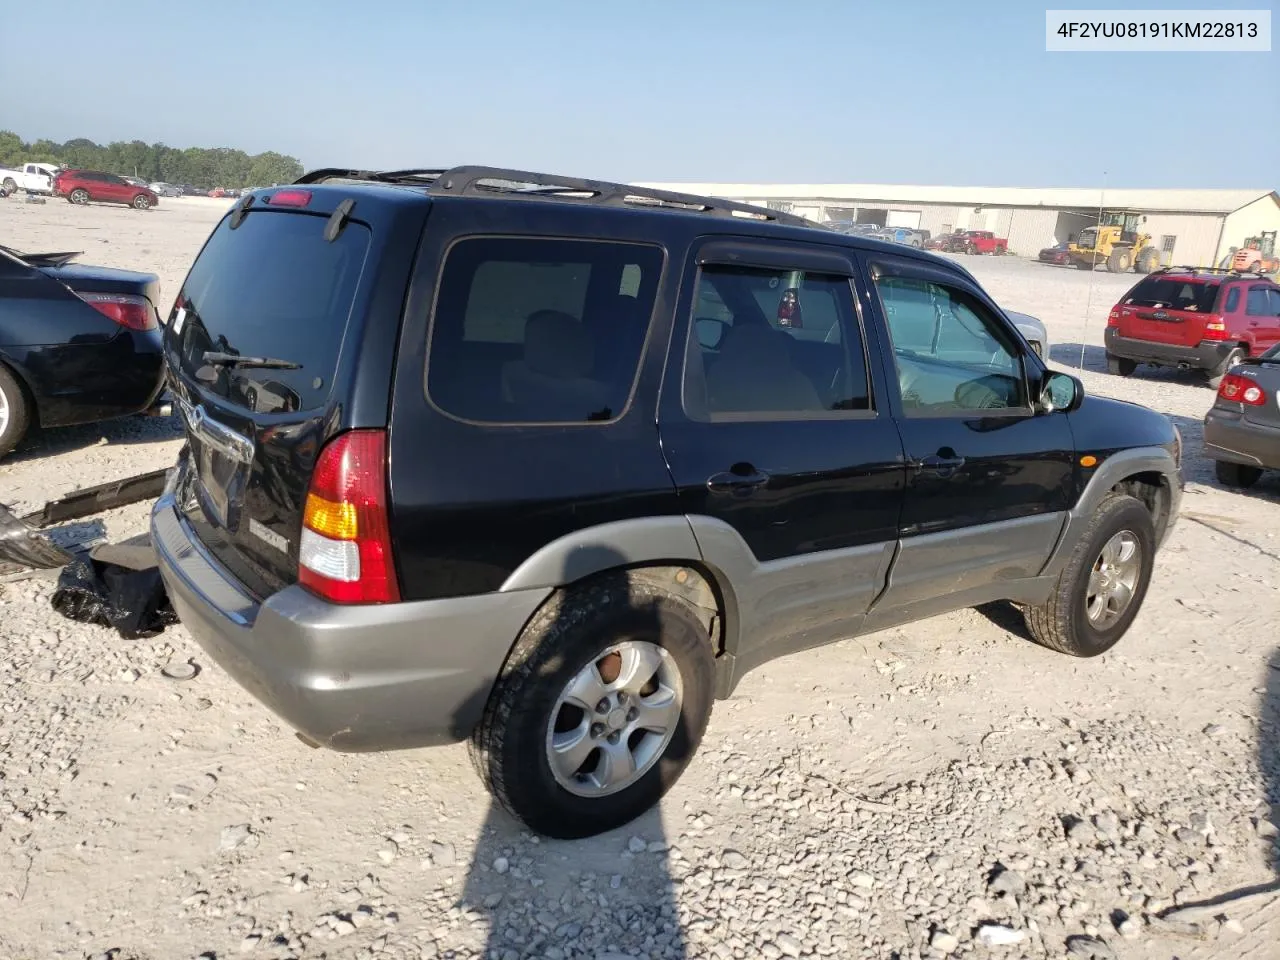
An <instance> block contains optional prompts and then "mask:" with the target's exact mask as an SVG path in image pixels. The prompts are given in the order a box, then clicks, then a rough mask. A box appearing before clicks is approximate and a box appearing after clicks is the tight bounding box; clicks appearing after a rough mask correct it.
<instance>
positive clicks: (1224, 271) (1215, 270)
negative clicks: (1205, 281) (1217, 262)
mask: <svg viewBox="0 0 1280 960" xmlns="http://www.w3.org/2000/svg"><path fill="white" fill-rule="evenodd" d="M1151 273H1152V274H1156V273H1189V274H1191V275H1192V276H1194V275H1195V274H1198V273H1207V274H1210V275H1212V276H1216V277H1263V278H1266V276H1267V275H1266V274H1265V273H1263V272H1262V271H1261V270H1236V269H1235V268H1233V267H1190V266H1187V267H1174V266H1169V267H1158V268H1157V269H1155V270H1152V271H1151Z"/></svg>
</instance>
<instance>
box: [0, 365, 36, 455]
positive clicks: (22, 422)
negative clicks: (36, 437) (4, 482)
mask: <svg viewBox="0 0 1280 960" xmlns="http://www.w3.org/2000/svg"><path fill="white" fill-rule="evenodd" d="M0 393H3V394H4V396H5V399H6V400H7V401H8V403H9V421H8V423H7V424H5V426H4V429H3V430H0V457H3V456H5V455H6V454H8V453H9V452H10V451H12V450H13V448H14V447H16V446H17V445H18V444H19V442H21V440H22V437H23V435H24V434H26V432H27V423H28V418H29V416H30V414H29V412H28V410H27V398H26V397H25V396H24V395H23V393H22V387H21V386H20V385H19V384H18V381H17V378H16V377H14V376H13V375H12V374H11V373H10V372H9V371H8V370H6V369H4V366H3V365H2V364H0Z"/></svg>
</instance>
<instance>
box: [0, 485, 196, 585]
mask: <svg viewBox="0 0 1280 960" xmlns="http://www.w3.org/2000/svg"><path fill="white" fill-rule="evenodd" d="M172 469H173V468H172V467H166V468H164V469H163V470H152V471H151V472H149V473H140V474H137V475H136V476H132V477H126V478H125V479H123V480H112V481H110V482H108V483H100V484H98V485H97V486H95V487H86V488H85V489H83V490H77V491H76V492H75V493H72V494H69V495H67V496H65V497H61V498H60V499H57V500H50V501H49V502H48V503H46V504H45V505H44V506H43V507H41V508H40V509H39V510H36V511H34V512H33V513H28V514H26V515H25V516H22V517H18V516H15V515H14V514H13V512H12V511H11V510H9V508H8V507H5V506H4V505H3V504H0V580H12V579H21V578H22V577H23V576H26V575H27V572H28V571H30V570H32V569H37V570H56V569H57V568H59V567H63V566H66V565H67V564H68V563H71V562H73V561H74V560H76V559H77V556H76V551H74V550H68V549H67V548H65V547H61V546H59V545H58V544H56V543H54V542H53V540H52V539H50V537H49V535H48V534H47V533H46V532H45V531H44V529H43V528H47V527H51V526H53V525H55V524H61V523H67V522H69V521H71V520H80V519H83V518H84V517H88V516H92V515H93V514H95V513H104V512H106V511H107V510H114V509H116V508H117V507H124V506H128V505H129V504H131V503H138V502H139V501H142V500H155V499H157V498H158V497H159V496H160V494H162V493H163V492H164V485H165V482H166V481H167V480H168V477H169V472H170V470H172Z"/></svg>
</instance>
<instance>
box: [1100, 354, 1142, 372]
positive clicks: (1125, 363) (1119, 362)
mask: <svg viewBox="0 0 1280 960" xmlns="http://www.w3.org/2000/svg"><path fill="white" fill-rule="evenodd" d="M1137 369H1138V362H1137V361H1136V360H1127V359H1125V358H1124V357H1117V356H1116V355H1115V354H1112V353H1108V354H1107V373H1109V374H1111V375H1112V376H1113V377H1129V376H1133V371H1135V370H1137Z"/></svg>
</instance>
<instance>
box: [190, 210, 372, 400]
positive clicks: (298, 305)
mask: <svg viewBox="0 0 1280 960" xmlns="http://www.w3.org/2000/svg"><path fill="white" fill-rule="evenodd" d="M325 223H326V218H325V217H317V216H310V215H307V214H299V213H277V212H272V211H254V212H251V213H249V214H248V215H247V216H246V217H245V218H244V220H242V221H241V223H240V226H239V227H237V228H236V229H235V230H232V229H231V228H230V226H229V225H228V221H227V220H225V219H224V220H223V221H222V223H221V224H220V225H219V226H218V228H217V229H216V230H215V231H214V232H213V235H212V236H211V237H210V238H209V242H208V244H206V246H205V248H204V250H203V252H201V254H200V257H199V258H198V259H197V260H196V262H195V265H194V266H193V267H192V268H191V273H190V274H189V275H188V276H187V282H186V284H185V286H184V287H183V289H182V303H181V306H182V308H183V309H182V310H181V311H179V312H177V313H176V314H175V315H174V317H173V319H172V320H171V321H170V326H171V331H172V332H171V334H170V336H171V337H173V338H175V339H176V346H177V350H178V353H179V358H180V359H179V362H180V364H181V367H182V369H183V371H184V372H185V373H186V374H187V375H188V376H190V377H193V378H195V379H196V381H197V382H199V383H200V384H201V385H202V386H203V387H204V388H205V389H207V390H209V391H210V392H212V393H215V394H217V395H219V396H222V397H225V398H227V399H229V400H231V401H232V402H234V403H238V404H239V405H241V406H244V407H247V408H248V409H250V410H254V411H256V412H259V413H277V412H289V411H295V410H313V409H315V408H317V407H320V406H322V405H323V404H324V402H325V400H326V399H327V398H328V396H329V390H330V387H331V385H332V380H333V376H334V373H335V371H336V370H337V364H338V354H339V351H340V350H341V347H342V338H343V335H344V334H345V332H346V329H347V321H348V319H349V318H350V315H351V307H352V304H353V303H354V301H355V294H356V288H357V286H358V285H359V282H360V274H361V272H362V270H363V269H364V263H365V256H366V254H367V253H368V250H369V228H368V227H366V226H365V225H364V224H361V223H357V222H354V221H352V222H349V223H348V224H347V226H346V228H345V229H344V230H343V231H342V233H340V234H339V235H338V236H337V238H336V239H335V240H333V241H332V242H329V241H327V240H325V238H324V228H325ZM206 351H216V352H219V353H232V354H237V355H239V356H243V357H266V358H270V359H273V360H284V361H287V362H289V363H296V364H298V365H299V367H298V369H296V370H282V369H258V368H253V367H249V366H241V367H230V366H222V367H218V366H212V367H211V366H210V365H208V364H206V362H205V360H204V354H205V352H206ZM202 368H203V372H199V371H201V370H202Z"/></svg>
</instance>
